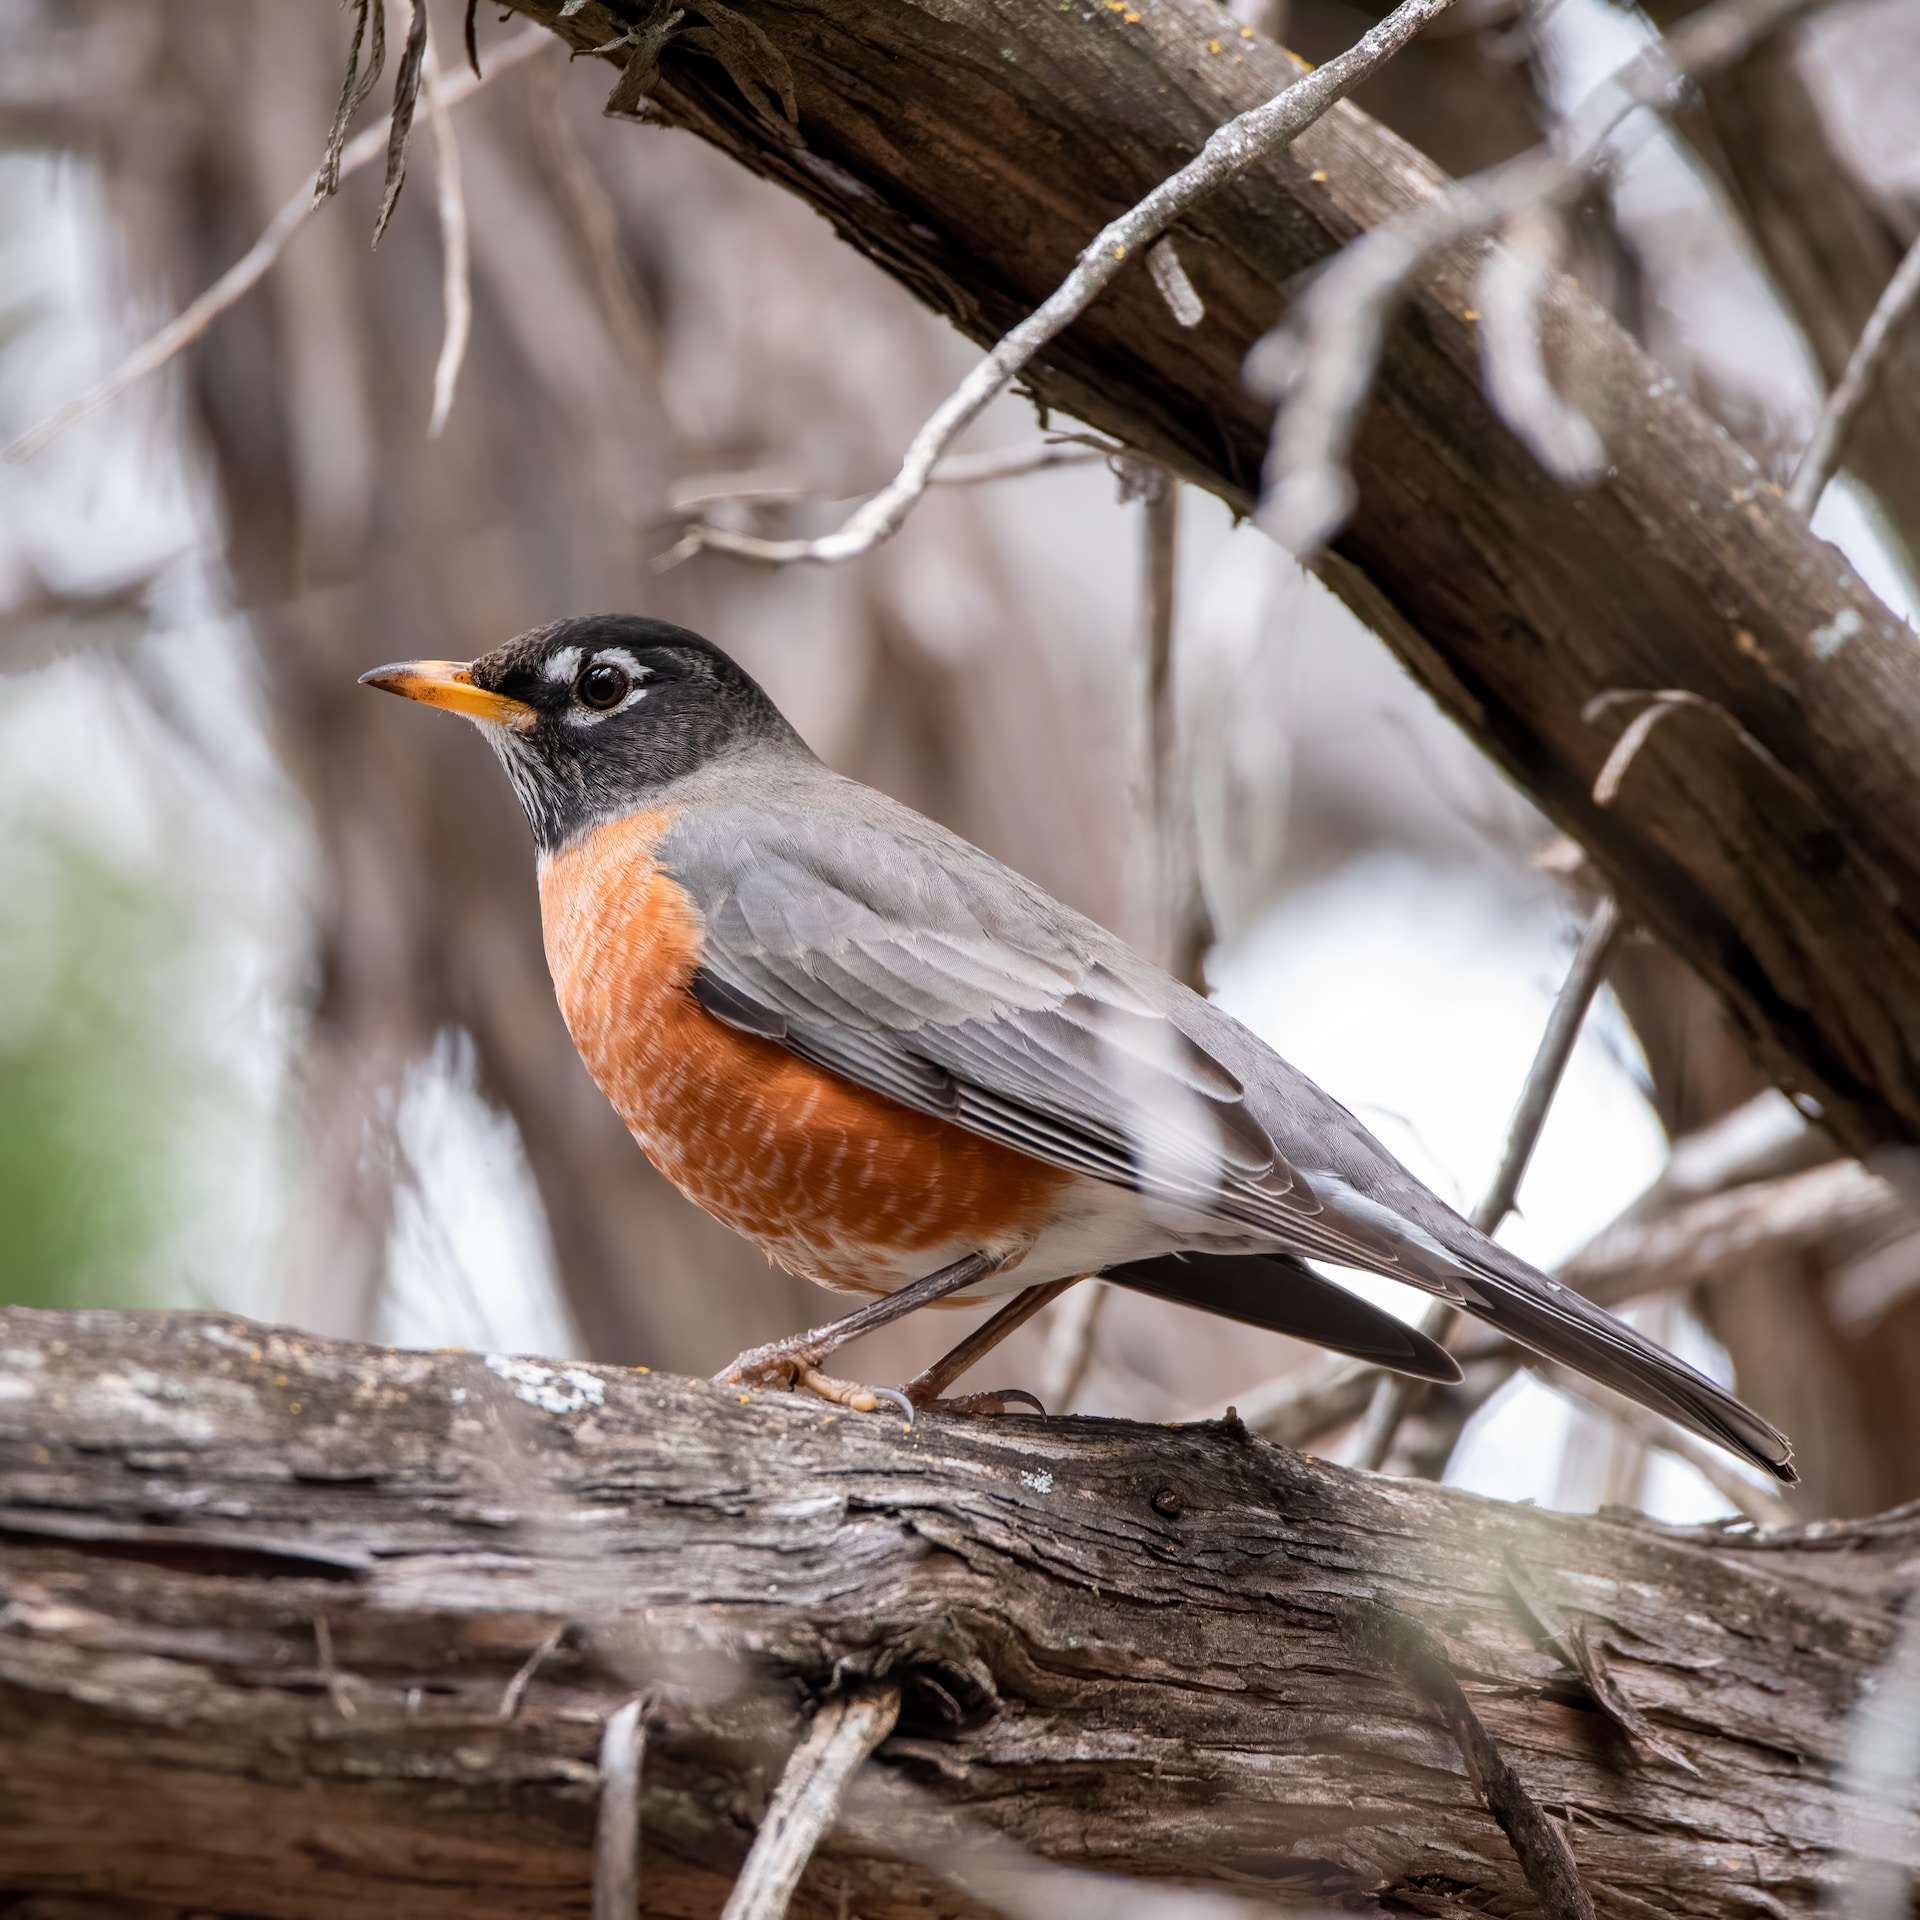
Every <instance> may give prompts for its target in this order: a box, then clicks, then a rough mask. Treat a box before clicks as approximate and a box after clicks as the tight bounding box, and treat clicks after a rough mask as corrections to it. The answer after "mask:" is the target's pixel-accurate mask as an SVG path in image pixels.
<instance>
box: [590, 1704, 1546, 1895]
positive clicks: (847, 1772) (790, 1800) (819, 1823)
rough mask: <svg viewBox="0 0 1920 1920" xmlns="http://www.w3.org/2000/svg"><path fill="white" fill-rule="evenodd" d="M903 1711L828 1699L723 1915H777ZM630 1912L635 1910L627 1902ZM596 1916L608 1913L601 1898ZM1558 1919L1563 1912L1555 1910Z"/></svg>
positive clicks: (790, 1765)
mask: <svg viewBox="0 0 1920 1920" xmlns="http://www.w3.org/2000/svg"><path fill="white" fill-rule="evenodd" d="M899 1717H900V1689H899V1688H898V1687H897V1686H893V1687H886V1688H883V1689H881V1690H880V1691H878V1692H875V1693H862V1694H855V1695H853V1696H852V1697H851V1698H849V1699H845V1700H829V1701H828V1702H827V1704H826V1705H825V1706H824V1707H822V1708H821V1709H820V1711H819V1712H818V1713H817V1714H815V1715H814V1719H813V1725H812V1726H811V1727H810V1728H808V1730H807V1737H806V1738H805V1739H804V1740H802V1741H801V1742H800V1744H799V1745H798V1746H797V1747H795V1748H794V1750H793V1757H792V1758H791V1759H790V1760H789V1761H788V1762H787V1766H786V1771H785V1772H784V1773H782V1774H781V1776H780V1784H779V1785H778V1786H777V1787H776V1788H775V1789H774V1792H773V1799H772V1800H771V1801H770V1802H769V1803H768V1806H767V1817H766V1818H765V1819H764V1820H762V1821H761V1823H760V1831H759V1833H758V1834H757V1835H756V1836H755V1838H754V1842H753V1848H752V1851H751V1852H749V1853H748V1855H747V1862H746V1865H745V1866H743V1867H742V1868H741V1869H740V1877H739V1879H738V1880H736V1881H735V1882H734V1883H733V1892H732V1893H731V1894H729V1895H728V1896H727V1904H726V1906H725V1907H724V1908H723V1909H722V1910H721V1914H720V1920H780V1916H781V1915H782V1914H784V1913H785V1912H786V1910H787V1902H788V1901H789V1900H791V1899H792V1898H793V1890H794V1888H795V1887H797V1886H798V1885H799V1884H800V1876H801V1874H803V1873H804V1872H805V1871H806V1867H807V1862H808V1861H809V1860H811V1859H812V1858H813V1850H814V1848H815V1847H817V1846H818V1845H819V1844H820V1841H821V1838H822V1836H824V1835H825V1833H826V1832H827V1830H828V1828H830V1827H831V1826H832V1825H833V1822H834V1819H835V1817H836V1816H837V1815H838V1813H839V1811H840V1803H841V1802H842V1801H843V1800H844V1799H845V1798H846V1795H847V1789H848V1788H849V1787H850V1786H852V1785H853V1777H854V1775H855V1774H857V1773H858V1772H859V1771H860V1769H861V1768H862V1767H863V1766H864V1765H865V1764H866V1761H867V1756H868V1755H869V1754H871V1753H872V1752H873V1750H874V1748H876V1747H877V1746H878V1745H879V1744H880V1742H881V1741H882V1740H884V1739H885V1738H886V1737H887V1735H888V1734H890V1733H891V1732H892V1731H893V1725H894V1722H895V1721H896V1720H898V1719H899ZM626 1913H627V1914H629V1915H630V1914H631V1913H632V1908H631V1906H629V1907H628V1908H627V1909H626ZM594 1920H611V1916H609V1915H604V1914H602V1913H601V1912H600V1911H599V1909H598V1907H597V1905H596V1908H595V1915H594ZM1555 1920H1558V1917H1557V1916H1556V1917H1555Z"/></svg>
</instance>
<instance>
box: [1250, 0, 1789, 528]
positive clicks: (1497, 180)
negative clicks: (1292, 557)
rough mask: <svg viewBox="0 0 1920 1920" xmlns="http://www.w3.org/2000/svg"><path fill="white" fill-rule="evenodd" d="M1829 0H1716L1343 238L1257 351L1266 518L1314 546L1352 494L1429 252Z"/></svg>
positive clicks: (1498, 218)
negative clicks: (1358, 442)
mask: <svg viewBox="0 0 1920 1920" xmlns="http://www.w3.org/2000/svg"><path fill="white" fill-rule="evenodd" d="M1818 4H1821V0H1711V4H1709V5H1708V6H1705V7H1703V8H1701V10H1700V11H1699V12H1698V13H1696V14H1693V15H1691V16H1690V17H1689V18H1688V19H1687V20H1686V21H1685V22H1684V23H1683V24H1682V25H1681V26H1680V27H1678V28H1677V29H1676V30H1675V31H1674V32H1673V33H1672V34H1670V35H1669V36H1668V37H1667V38H1666V39H1665V40H1663V41H1657V42H1655V43H1654V44H1653V45H1652V46H1649V47H1647V48H1645V49H1643V50H1642V51H1641V52H1640V53H1638V54H1636V55H1635V56H1634V57H1633V59H1631V60H1629V61H1627V62H1626V63H1625V64H1624V65H1623V66H1621V67H1620V68H1618V69H1617V70H1616V71H1615V72H1614V73H1613V74H1612V75H1611V76H1610V77H1609V78H1608V79H1606V80H1605V81H1603V82H1602V83H1601V84H1600V85H1599V86H1598V87H1596V88H1594V90H1593V91H1592V92H1591V93H1590V94H1589V95H1588V96H1587V98H1586V100H1585V101H1584V102H1583V103H1582V105H1581V106H1580V107H1579V108H1578V109H1577V110H1576V111H1575V112H1574V113H1573V114H1572V115H1571V116H1570V117H1569V118H1568V120H1567V121H1566V123H1565V124H1564V125H1563V127H1562V128H1561V129H1560V131H1559V132H1558V134H1557V135H1556V136H1555V137H1554V138H1553V139H1552V140H1550V141H1547V142H1545V143H1543V144H1542V145H1540V146H1537V147H1534V148H1531V149H1529V150H1528V151H1527V152H1526V153H1523V154H1520V155H1518V156H1516V157H1515V158H1514V159H1512V160H1508V161H1503V162H1502V163H1501V164H1500V165H1499V166H1497V167H1489V168H1488V169H1487V170H1486V171H1485V172H1483V173H1477V174H1474V175H1471V176H1470V177H1469V178H1467V179H1465V180H1460V181H1456V182H1454V183H1453V184H1452V185H1450V186H1448V187H1446V188H1444V189H1442V190H1441V191H1440V192H1438V193H1436V194H1435V195H1434V196H1433V197H1432V198H1431V199H1429V200H1426V201H1423V202H1422V203H1421V204H1420V205H1419V206H1416V207H1410V208H1409V209H1408V210H1407V211H1406V212H1405V213H1402V214H1399V215H1397V216H1396V217H1395V218H1393V219H1391V220H1387V221H1385V222H1383V223H1382V224H1381V225H1379V226H1377V227H1374V228H1373V229H1372V230H1371V231H1370V232H1368V233H1365V234H1363V235H1361V236H1360V238H1359V239H1357V240H1355V241H1354V242H1353V243H1352V244H1351V245H1350V246H1348V247H1347V248H1345V249H1344V250H1343V251H1342V252H1341V253H1340V254H1339V255H1337V256H1336V257H1335V259H1334V260H1333V261H1332V262H1331V263H1330V264H1329V265H1328V267H1327V268H1326V270H1325V271H1324V272H1323V273H1322V274H1321V275H1320V276H1319V278H1318V279H1317V280H1315V281H1314V283H1313V285H1312V286H1311V287H1310V288H1309V289H1308V291H1307V292H1306V294H1305V295H1304V296H1303V297H1302V299H1301V300H1300V301H1299V303H1298V304H1297V306H1296V307H1295V309H1294V311H1293V312H1292V313H1291V314H1289V315H1288V317H1287V318H1286V319H1285V320H1284V321H1283V322H1282V323H1281V325H1280V326H1278V327H1276V328H1275V329H1274V331H1273V332H1272V333H1270V334H1268V335H1267V337H1266V339H1265V340H1263V341H1262V342H1261V343H1260V345H1259V346H1258V347H1256V348H1255V349H1254V352H1253V354H1252V355H1251V356H1250V358H1249V362H1248V365H1249V370H1250V372H1251V374H1252V376H1253V378H1254V379H1255V380H1256V382H1257V383H1258V384H1259V386H1260V387H1261V388H1262V390H1263V391H1265V392H1267V393H1269V394H1271V395H1272V396H1273V397H1274V398H1276V399H1278V400H1281V401H1282V402H1283V404H1282V406H1281V409H1280V412H1279V414H1278V416H1277V417H1276V419H1275V421H1274V430H1273V446H1272V452H1271V454H1270V456H1269V459H1268V470H1267V498H1266V503H1265V505H1264V507H1263V508H1262V511H1261V516H1260V518H1261V524H1262V525H1263V526H1264V527H1265V528H1266V529H1267V531H1268V532H1269V533H1271V534H1272V535H1273V537H1274V538H1275V539H1276V540H1277V541H1279V543H1280V544H1281V545H1282V546H1284V547H1286V548H1288V549H1289V550H1290V551H1292V552H1293V553H1296V554H1301V555H1306V554H1311V553H1313V552H1314V551H1316V550H1317V549H1318V548H1319V547H1320V546H1321V545H1322V544H1323V543H1324V542H1325V541H1326V540H1327V538H1328V537H1329V536H1330V535H1331V534H1332V533H1334V532H1335V531H1336V530H1337V529H1338V528H1339V527H1340V525H1341V524H1342V523H1343V522H1344V521H1345V519H1346V517H1347V514H1348V513H1349V512H1350V511H1351V509H1352V505H1353V498H1354V490H1353V477H1352V475H1351V474H1350V473H1349V471H1348V461H1347V456H1348V453H1349V451H1350V449H1351V447H1352V444H1353V435H1354V431H1355V428H1356V426H1357V424H1358V421H1359V417H1360V410H1361V407H1362V406H1363V404H1364V403H1365V401H1366V397H1367V394H1368V393H1369V392H1370V391H1371V389H1372V386H1373V377H1374V373H1375V370H1376V368H1377V367H1378V365H1379V360H1380V350H1381V345H1382V342H1383V341H1384V339H1385V336H1386V327H1387V321H1388V319H1389V318H1390V317H1391V314H1392V312H1393V309H1394V306H1395V305H1396V303H1397V302H1398V300H1399V298H1400V296H1401V295H1402V293H1403V292H1404V291H1405V290H1406V287H1407V285H1408V283H1409V282H1410V281H1411V280H1412V278H1413V276H1414V275H1415V274H1416V273H1417V272H1418V271H1419V269H1420V268H1421V266H1422V265H1423V264H1424V263H1425V262H1426V261H1427V260H1428V259H1429V258H1431V256H1432V255H1433V254H1435V253H1437V252H1439V251H1440V250H1441V249H1442V248H1444V247H1447V246H1451V245H1452V244H1454V243H1455V242H1456V241H1460V240H1465V239H1468V238H1470V237H1471V236H1472V235H1475V234H1479V233H1484V232H1486V230H1487V229H1488V228H1490V227H1494V226H1497V225H1499V224H1500V223H1501V222H1502V221H1503V220H1508V219H1510V218H1512V217H1514V216H1516V215H1518V214H1520V213H1521V212H1523V211H1524V210H1528V209H1543V210H1548V211H1551V210H1555V209H1560V208H1565V207H1567V206H1569V205H1570V204H1571V203H1572V202H1573V201H1574V200H1575V199H1576V198H1577V197H1578V196H1579V194H1580V193H1581V192H1582V191H1583V190H1584V188H1585V187H1586V184H1587V182H1588V181H1589V180H1590V179H1592V178H1593V177H1594V176H1595V175H1596V174H1598V173H1600V172H1601V171H1603V170H1604V169H1605V168H1607V167H1608V166H1610V165H1612V164H1613V162H1614V160H1615V158H1616V157H1617V150H1616V145H1615V135H1616V133H1617V132H1618V131H1619V129H1620V126H1621V124H1622V122H1623V121H1625V120H1626V119H1627V118H1628V117H1629V116H1631V115H1632V114H1633V113H1635V112H1636V111H1637V110H1638V109H1640V108H1643V107H1644V108H1647V109H1649V110H1650V111H1653V112H1656V113H1664V112H1667V111H1670V110H1671V109H1672V108H1673V106H1674V105H1675V104H1676V103H1677V101H1678V99H1679V97H1680V91H1681V87H1682V84H1683V82H1685V81H1687V80H1690V79H1697V78H1699V77H1700V76H1701V75H1703V74H1707V73H1712V72H1715V71H1717V70H1718V69H1720V68H1722V67H1725V66H1727V65H1729V64H1731V63H1732V62H1733V61H1734V60H1737V59H1739V58H1740V57H1741V56H1742V55H1744V54H1745V53H1746V52H1747V51H1748V49H1749V48H1751V47H1752V46H1753V45H1754V44H1755V43H1756V42H1757V41H1759V40H1760V39H1762V38H1764V37H1765V36H1766V35H1768V34H1771V33H1774V32H1777V31H1778V30H1779V29H1780V28H1781V27H1783V26H1785V25H1786V24H1787V23H1788V22H1789V21H1791V20H1793V19H1795V18H1796V17H1797V16H1798V15H1800V14H1802V13H1804V12H1807V11H1808V10H1810V9H1811V8H1812V7H1813V6H1816V5H1818Z"/></svg>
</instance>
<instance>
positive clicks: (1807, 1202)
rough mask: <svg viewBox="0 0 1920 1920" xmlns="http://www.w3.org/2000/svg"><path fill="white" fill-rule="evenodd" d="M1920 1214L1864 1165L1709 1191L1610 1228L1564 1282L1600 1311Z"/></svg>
mask: <svg viewBox="0 0 1920 1920" xmlns="http://www.w3.org/2000/svg"><path fill="white" fill-rule="evenodd" d="M1912 1219H1913V1215H1912V1213H1911V1211H1910V1209H1909V1208H1908V1206H1907V1204H1906V1202H1905V1201H1904V1200H1903V1199H1902V1198H1901V1197H1900V1195H1899V1193H1898V1192H1897V1191H1896V1190H1895V1189H1894V1188H1893V1187H1892V1186H1890V1185H1889V1184H1888V1183H1887V1182H1886V1181H1884V1180H1882V1179H1880V1178H1878V1177H1877V1176H1876V1175H1874V1174H1872V1173H1869V1172H1868V1171H1867V1169H1866V1168H1865V1167H1863V1166H1861V1165H1860V1163H1859V1162H1858V1161H1856V1160H1836V1161H1833V1162H1832V1163H1831V1164H1829V1165H1827V1166H1822V1167H1813V1168H1810V1169H1809V1170H1807V1171H1805V1172H1801V1173H1794V1174H1789V1175H1787V1176H1786V1177H1785V1178H1784V1179H1778V1180H1760V1181H1755V1182H1753V1183H1752V1184H1750V1185H1747V1186H1740V1187H1733V1188H1730V1189H1729V1190H1727V1191H1726V1192H1722V1193H1714V1194H1708V1195H1706V1196H1705V1197H1703V1198H1701V1199H1696V1200H1694V1201H1692V1202H1690V1203H1689V1204H1686V1205H1683V1206H1680V1207H1678V1208H1675V1209H1673V1210H1671V1211H1668V1212H1664V1213H1660V1214H1656V1215H1655V1216H1654V1217H1652V1218H1650V1219H1647V1218H1635V1217H1634V1216H1633V1214H1632V1212H1631V1210H1630V1211H1629V1213H1628V1215H1626V1216H1624V1217H1623V1218H1622V1219H1620V1220H1617V1221H1615V1222H1614V1223H1613V1224H1612V1225H1611V1226H1608V1227H1605V1228H1603V1229H1602V1230H1601V1231H1600V1232H1599V1233H1597V1234H1596V1235H1595V1236H1594V1237H1593V1238H1592V1239H1591V1240H1589V1241H1588V1242H1587V1244H1586V1245H1585V1246H1584V1247H1582V1248H1581V1249H1580V1250H1579V1252H1578V1253H1576V1254H1575V1255H1574V1256H1573V1257H1572V1259H1570V1260H1568V1261H1567V1262H1566V1263H1565V1265H1563V1266H1562V1267H1561V1268H1560V1273H1559V1277H1560V1279H1562V1280H1563V1281H1564V1282H1565V1283H1566V1284H1567V1285H1568V1286H1570V1287H1572V1288H1573V1289H1574V1290H1575V1291H1576V1292H1578V1293H1583V1294H1585V1295H1586V1297H1587V1298H1588V1299H1589V1300H1595V1301H1598V1302H1599V1303H1600V1304H1601V1305H1602V1306H1617V1305H1619V1304H1620V1303H1621V1302H1622V1301H1625V1300H1632V1299H1636V1298H1638V1297H1640V1296H1641V1295H1643V1294H1649V1293H1667V1292H1672V1291H1677V1290H1680V1289H1684V1288H1689V1287H1698V1286H1705V1285H1707V1284H1709V1283H1710V1282H1712V1281H1715V1280H1719V1279H1722V1278H1724V1277H1725V1276H1726V1275H1728V1274H1730V1273H1733V1272H1735V1271H1737V1270H1738V1269H1739V1268H1740V1267H1742V1266H1744V1265H1746V1264H1747V1263H1748V1262H1750V1261H1751V1260H1753V1259H1754V1258H1755V1257H1756V1256H1757V1255H1759V1254H1761V1253H1763V1252H1766V1251H1769V1250H1782V1251H1786V1250H1791V1249H1794V1248H1799V1247H1812V1246H1819V1245H1821V1244H1822V1243H1823V1242H1825V1241H1828V1240H1830V1239H1833V1238H1835V1237H1837V1236H1838V1235H1841V1234H1859V1235H1865V1234H1876V1233H1881V1234H1884V1233H1894V1232H1898V1231H1899V1230H1900V1228H1901V1227H1902V1226H1903V1225H1904V1224H1907V1223H1910V1222H1911V1221H1912Z"/></svg>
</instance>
